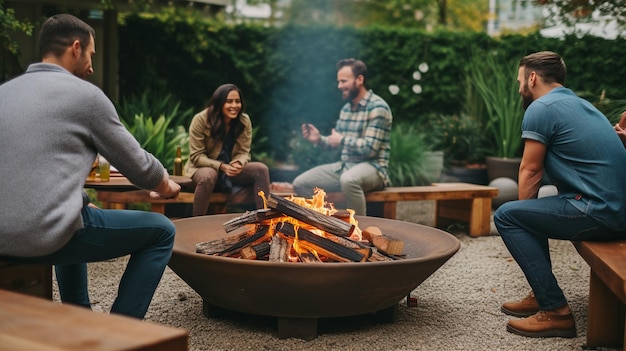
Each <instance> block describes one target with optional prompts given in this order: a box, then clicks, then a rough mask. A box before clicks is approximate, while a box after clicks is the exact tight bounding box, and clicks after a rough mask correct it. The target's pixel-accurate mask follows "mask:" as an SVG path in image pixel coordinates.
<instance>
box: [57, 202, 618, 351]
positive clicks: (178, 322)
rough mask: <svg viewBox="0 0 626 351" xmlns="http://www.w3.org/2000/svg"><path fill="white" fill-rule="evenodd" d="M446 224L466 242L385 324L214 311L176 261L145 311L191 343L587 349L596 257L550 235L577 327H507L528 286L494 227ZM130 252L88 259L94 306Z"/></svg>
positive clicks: (369, 319) (105, 301) (424, 214)
mask: <svg viewBox="0 0 626 351" xmlns="http://www.w3.org/2000/svg"><path fill="white" fill-rule="evenodd" d="M398 218H399V219H400V220H403V221H407V222H412V223H419V224H424V225H432V220H433V203H432V202H430V201H420V202H403V203H402V202H401V203H398ZM447 230H448V231H449V232H451V233H452V234H453V235H455V236H456V237H457V238H458V239H459V240H460V241H461V249H460V250H459V252H458V253H457V254H456V255H455V256H453V257H452V258H451V259H450V260H449V261H448V262H447V263H446V264H444V265H443V267H441V268H440V269H439V270H438V271H436V272H435V273H434V274H433V275H432V276H431V277H429V278H428V279H427V280H426V281H424V282H423V283H422V284H421V285H420V286H419V287H417V288H416V289H415V290H414V291H413V292H412V293H411V296H412V297H415V298H417V301H418V304H417V306H416V307H409V306H407V304H406V301H404V300H403V301H400V302H399V304H398V319H397V321H396V322H395V323H392V324H379V323H377V321H376V320H375V318H374V317H373V316H370V315H365V316H353V317H346V318H332V319H320V320H319V322H318V337H317V338H315V339H314V340H312V341H304V340H300V339H295V338H289V339H279V338H278V337H277V329H276V319H275V318H272V317H263V316H250V315H243V314H237V313H233V314H232V315H228V316H226V317H224V318H220V319H207V318H206V317H204V315H203V314H202V299H201V298H200V297H199V296H198V294H196V293H195V291H193V290H192V289H191V288H190V287H189V286H188V285H187V284H186V283H185V282H183V281H182V280H181V279H180V278H179V277H178V276H177V275H176V274H175V273H174V272H172V271H171V270H170V269H169V268H168V269H167V270H166V272H165V274H164V276H163V279H162V281H161V284H160V286H159V288H158V289H157V292H156V294H155V296H154V299H153V301H152V305H151V307H150V310H149V311H148V314H147V316H146V320H148V321H151V322H154V323H159V324H164V325H169V326H174V327H179V328H183V329H186V330H188V331H189V335H190V345H189V349H190V350H194V351H196V350H197V351H200V350H247V349H254V350H290V351H292V350H360V351H368V350H372V351H374V350H533V351H535V350H546V351H553V350H582V349H584V344H585V334H586V313H587V297H588V288H589V267H588V266H587V264H586V263H585V261H584V260H583V259H582V258H580V256H579V255H578V254H577V253H576V250H575V249H574V247H573V246H572V244H571V243H570V242H567V241H551V254H552V260H553V266H554V272H555V275H556V276H557V278H558V279H559V283H560V285H561V287H562V288H563V290H564V291H565V294H566V296H567V297H568V299H569V301H570V306H571V308H572V309H573V311H574V314H575V316H576V324H577V328H578V337H576V338H572V339H564V338H549V339H534V338H525V337H521V336H517V335H513V334H511V333H508V332H507V331H506V322H507V320H508V319H509V318H510V317H509V316H506V315H504V314H502V313H501V312H500V310H499V308H500V305H501V304H502V302H504V301H509V300H516V299H518V298H521V297H523V296H525V295H526V294H527V293H528V291H529V287H528V285H527V283H526V280H525V279H524V277H523V275H522V272H521V271H520V269H519V267H518V266H517V264H516V263H515V262H514V261H513V259H512V258H511V256H510V255H509V253H508V251H507V250H506V248H505V247H504V244H503V243H502V241H501V239H500V237H499V236H498V234H497V232H496V231H495V229H492V235H490V236H483V237H478V238H472V237H470V236H468V235H467V234H466V229H465V228H463V227H461V226H455V227H451V228H448V229H447ZM126 260H127V259H126V258H120V259H117V260H112V261H107V262H102V263H94V264H90V265H89V271H90V293H91V296H92V302H93V304H94V306H93V308H94V310H96V311H101V312H106V311H108V309H109V308H110V306H111V303H112V300H113V298H114V296H115V290H116V287H117V283H118V280H119V278H120V276H121V274H122V271H123V269H124V267H125V264H126ZM55 285H56V284H55ZM55 299H56V300H58V294H57V293H56V292H55ZM603 350H613V349H603Z"/></svg>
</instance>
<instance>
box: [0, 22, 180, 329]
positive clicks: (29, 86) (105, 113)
mask: <svg viewBox="0 0 626 351" xmlns="http://www.w3.org/2000/svg"><path fill="white" fill-rule="evenodd" d="M94 38H95V32H94V30H93V28H91V27H90V26H89V25H87V24H86V23H84V22H83V21H81V20H80V19H78V18H76V17H74V16H71V15H67V14H61V15H55V16H52V17H51V18H49V19H48V20H47V21H46V22H45V23H44V24H43V25H42V27H41V31H40V34H39V46H40V53H41V55H42V62H41V63H35V64H32V65H30V66H29V67H28V69H27V71H26V73H24V74H23V75H21V76H19V77H17V78H15V79H12V80H10V81H8V82H6V83H4V84H2V85H0V125H1V127H0V140H2V147H1V148H0V164H1V165H2V167H0V193H1V194H2V202H0V256H4V257H3V258H4V259H6V257H9V259H10V260H14V261H20V262H27V263H46V264H54V265H55V273H56V277H57V281H58V285H59V291H60V295H61V299H62V301H63V302H68V303H73V304H77V305H82V306H85V307H89V306H90V301H89V296H88V289H87V264H86V262H96V261H103V260H108V259H112V258H116V257H121V256H126V255H130V260H129V262H128V265H127V267H126V270H125V272H124V275H123V276H122V278H121V281H120V285H119V289H118V292H117V293H118V295H117V297H116V299H115V302H114V303H113V306H112V307H111V312H112V313H119V314H124V315H127V316H132V317H136V318H143V317H144V315H145V313H146V311H147V309H148V306H149V305H150V301H151V300H152V296H153V295H154V291H155V290H156V287H157V285H158V283H159V281H160V280H161V277H162V275H163V271H164V269H165V266H166V265H167V262H168V261H169V259H170V256H171V254H172V247H173V243H174V234H175V228H174V226H173V224H172V223H171V221H170V220H169V219H167V218H166V217H165V216H163V215H161V214H157V213H151V212H144V211H127V210H102V209H99V208H96V207H95V206H94V205H91V204H89V199H88V198H87V196H86V194H85V193H84V191H83V187H84V183H85V179H86V178H87V175H88V174H89V171H90V169H91V165H92V163H93V160H94V159H95V158H96V155H97V154H98V153H100V154H101V155H103V156H104V157H105V158H106V159H107V160H109V161H110V162H111V164H112V165H113V166H115V167H116V168H117V169H118V170H119V171H120V172H121V173H122V174H124V175H125V176H126V177H127V178H128V179H129V180H130V181H131V182H132V183H133V184H135V185H137V186H138V187H141V188H144V189H151V190H153V191H152V192H151V196H153V197H161V198H173V197H176V196H178V193H179V192H180V186H179V185H178V184H176V183H175V182H173V181H172V180H170V179H169V176H168V174H167V171H166V170H165V168H164V167H163V165H162V164H161V163H160V162H159V161H158V160H157V159H156V158H155V157H154V156H152V155H151V154H150V153H148V152H146V151H145V150H143V149H142V148H141V146H140V145H139V143H138V142H137V140H136V139H135V138H134V137H133V136H132V135H131V134H130V133H129V132H128V131H127V130H126V129H125V128H124V126H123V125H122V123H121V122H120V120H119V117H118V116H117V112H116V110H115V108H114V106H113V104H112V103H111V101H110V100H109V99H108V98H107V97H106V95H105V94H104V93H103V92H102V91H101V90H100V89H99V88H98V87H96V86H94V85H93V84H91V83H89V82H87V81H85V80H84V79H83V78H85V77H87V76H88V75H90V74H92V73H93V69H92V63H91V60H92V56H93V55H94V54H95V41H94Z"/></svg>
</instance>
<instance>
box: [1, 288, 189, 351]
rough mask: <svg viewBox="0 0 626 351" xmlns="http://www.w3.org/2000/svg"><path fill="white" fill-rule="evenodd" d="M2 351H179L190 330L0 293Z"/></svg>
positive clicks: (186, 345)
mask: <svg viewBox="0 0 626 351" xmlns="http://www.w3.org/2000/svg"><path fill="white" fill-rule="evenodd" d="M0 349H2V350H13V351H21V350H24V351H33V350H55V351H60V350H89V351H121V350H135V351H139V350H151V351H183V350H187V349H188V332H187V331H186V330H183V329H179V328H172V327H166V326H162V325H158V324H154V323H150V322H144V321H140V320H137V319H134V318H129V317H124V316H119V315H113V314H107V313H100V312H92V311H90V310H88V309H86V308H82V307H76V306H72V305H67V304H60V303H55V302H52V301H48V300H45V299H42V298H38V297H32V296H28V295H23V294H18V293H15V292H11V291H6V290H0Z"/></svg>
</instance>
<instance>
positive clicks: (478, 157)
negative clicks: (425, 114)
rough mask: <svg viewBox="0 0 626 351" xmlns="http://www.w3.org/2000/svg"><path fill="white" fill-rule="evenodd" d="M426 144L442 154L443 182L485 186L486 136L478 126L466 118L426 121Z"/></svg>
mask: <svg viewBox="0 0 626 351" xmlns="http://www.w3.org/2000/svg"><path fill="white" fill-rule="evenodd" d="M427 126H428V127H427V128H428V133H427V135H428V141H429V144H430V145H431V147H432V148H433V149H435V150H442V151H443V154H444V166H445V167H444V171H443V176H442V181H444V182H464V183H473V184H482V185H485V184H487V168H486V166H485V150H486V149H485V141H486V138H485V133H484V130H483V127H482V125H481V124H480V122H479V121H478V120H477V119H476V118H474V117H472V116H469V115H467V114H464V113H462V114H460V115H449V116H439V115H433V116H430V117H429V118H428V122H427Z"/></svg>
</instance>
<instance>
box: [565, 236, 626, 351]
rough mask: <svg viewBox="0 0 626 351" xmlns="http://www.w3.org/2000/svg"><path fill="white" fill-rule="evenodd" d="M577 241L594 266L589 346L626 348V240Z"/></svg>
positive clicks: (590, 303)
mask: <svg viewBox="0 0 626 351" xmlns="http://www.w3.org/2000/svg"><path fill="white" fill-rule="evenodd" d="M573 244H574V247H576V250H577V251H578V253H579V254H580V256H581V257H582V258H583V259H584V260H585V261H586V262H587V264H588V265H589V267H590V268H591V277H590V280H589V307H588V309H587V345H586V346H587V347H590V348H595V347H620V346H621V347H623V350H624V351H626V339H625V338H624V337H625V335H626V333H625V329H624V327H625V323H624V322H625V321H624V317H625V314H624V310H625V306H626V241H613V242H590V241H581V242H574V243H573Z"/></svg>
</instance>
